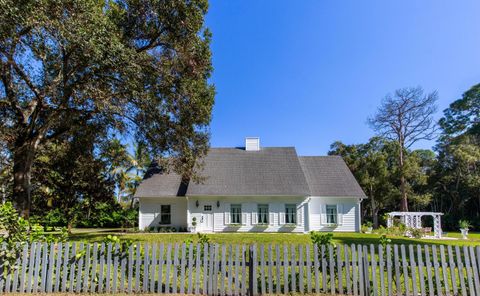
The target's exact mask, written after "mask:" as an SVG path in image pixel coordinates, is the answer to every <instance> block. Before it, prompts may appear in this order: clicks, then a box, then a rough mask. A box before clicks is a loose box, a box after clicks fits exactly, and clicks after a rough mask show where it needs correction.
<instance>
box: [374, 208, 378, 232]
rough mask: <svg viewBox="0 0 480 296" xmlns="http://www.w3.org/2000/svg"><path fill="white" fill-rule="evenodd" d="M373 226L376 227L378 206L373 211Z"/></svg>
mask: <svg viewBox="0 0 480 296" xmlns="http://www.w3.org/2000/svg"><path fill="white" fill-rule="evenodd" d="M373 228H375V229H378V208H375V211H374V212H373Z"/></svg>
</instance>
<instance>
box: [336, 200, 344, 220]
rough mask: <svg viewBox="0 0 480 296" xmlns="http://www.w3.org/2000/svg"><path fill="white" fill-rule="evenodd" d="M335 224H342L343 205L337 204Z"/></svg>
mask: <svg viewBox="0 0 480 296" xmlns="http://www.w3.org/2000/svg"><path fill="white" fill-rule="evenodd" d="M337 224H338V225H342V224H343V204H337Z"/></svg>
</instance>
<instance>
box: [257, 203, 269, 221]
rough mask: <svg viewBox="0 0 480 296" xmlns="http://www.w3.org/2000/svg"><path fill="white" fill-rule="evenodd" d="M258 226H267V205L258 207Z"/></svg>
mask: <svg viewBox="0 0 480 296" xmlns="http://www.w3.org/2000/svg"><path fill="white" fill-rule="evenodd" d="M258 224H268V204H259V205H258Z"/></svg>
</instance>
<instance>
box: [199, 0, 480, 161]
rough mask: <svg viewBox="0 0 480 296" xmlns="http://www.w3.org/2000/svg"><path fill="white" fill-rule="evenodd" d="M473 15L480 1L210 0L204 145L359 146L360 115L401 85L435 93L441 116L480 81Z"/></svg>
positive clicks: (312, 149) (317, 150)
mask: <svg viewBox="0 0 480 296" xmlns="http://www.w3.org/2000/svg"><path fill="white" fill-rule="evenodd" d="M479 13H480V1H478V0H471V1H463V0H459V1H441V0H430V1H424V0H422V1H418V0H408V1H405V0H402V1H385V0H378V1H368V0H362V1H357V0H350V1H339V0H338V1H337V0H325V1H321V0H311V1H306V0H305V1H304V0H302V1H294V0H275V1H274V0H268V1H267V0H262V1H258V0H248V1H247V0H211V2H210V12H209V14H208V16H207V25H208V26H209V28H210V29H211V31H212V32H213V43H212V51H213V64H214V67H215V71H214V74H213V78H212V81H213V83H215V86H216V90H217V95H216V103H215V107H214V111H213V121H212V125H211V132H212V139H211V145H212V147H230V146H239V145H243V144H244V143H243V142H244V137H245V136H259V137H260V138H261V144H262V146H295V147H297V151H298V153H299V154H301V155H323V154H325V153H326V152H327V151H328V150H329V146H330V144H331V143H332V142H334V141H336V140H340V141H342V142H344V143H348V144H353V143H363V142H366V141H367V140H368V138H370V137H371V136H372V135H373V131H372V130H370V128H369V127H368V126H367V124H366V119H367V117H368V116H370V115H372V114H373V113H374V112H375V110H376V108H377V106H378V105H379V103H380V101H381V99H382V98H383V97H384V96H385V95H386V94H387V93H389V92H392V91H394V90H395V89H397V88H401V87H407V86H419V85H420V86H422V87H423V88H424V89H425V91H428V92H429V91H433V90H437V91H438V92H439V97H440V99H439V104H438V105H439V112H438V114H437V117H440V116H441V110H443V109H445V108H446V107H447V106H448V104H449V103H450V102H452V101H453V100H455V99H457V98H460V96H461V94H462V93H463V92H464V91H465V90H467V89H468V88H470V87H471V86H472V85H474V84H476V83H479V82H480V17H479ZM433 144H434V143H433V142H422V143H419V144H418V145H417V147H416V148H430V147H431V146H432V145H433Z"/></svg>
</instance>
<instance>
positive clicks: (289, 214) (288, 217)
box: [285, 204, 297, 224]
mask: <svg viewBox="0 0 480 296" xmlns="http://www.w3.org/2000/svg"><path fill="white" fill-rule="evenodd" d="M285 223H286V224H296V223H297V205H294V204H286V205H285Z"/></svg>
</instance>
